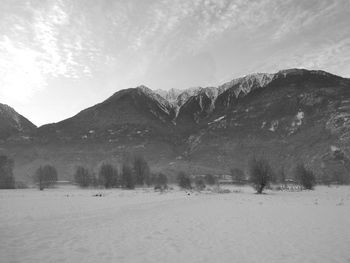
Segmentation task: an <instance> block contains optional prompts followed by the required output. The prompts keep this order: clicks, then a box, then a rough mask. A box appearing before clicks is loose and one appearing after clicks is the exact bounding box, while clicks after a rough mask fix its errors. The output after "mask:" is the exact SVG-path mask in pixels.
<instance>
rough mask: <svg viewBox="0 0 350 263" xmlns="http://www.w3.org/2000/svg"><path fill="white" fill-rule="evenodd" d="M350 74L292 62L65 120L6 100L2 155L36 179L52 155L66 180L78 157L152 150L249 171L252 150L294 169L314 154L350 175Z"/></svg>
mask: <svg viewBox="0 0 350 263" xmlns="http://www.w3.org/2000/svg"><path fill="white" fill-rule="evenodd" d="M349 125H350V79H346V78H342V77H339V76H336V75H333V74H330V73H327V72H325V71H315V70H305V69H288V70H282V71H279V72H277V73H275V74H265V73H258V74H251V75H247V76H245V77H242V78H238V79H234V80H232V81H230V82H227V83H224V84H223V85H220V86H218V87H205V88H202V87H196V88H189V89H185V90H180V89H179V90H176V89H171V90H169V91H163V90H155V91H152V90H151V89H149V88H147V87H145V86H139V87H136V88H131V89H125V90H121V91H118V92H116V93H115V94H113V95H112V96H111V97H109V98H108V99H106V100H105V101H103V102H101V103H99V104H97V105H94V106H92V107H90V108H88V109H85V110H83V111H81V112H79V113H78V114H77V115H75V116H73V117H71V118H69V119H66V120H63V121H61V122H58V123H53V124H47V125H44V126H41V127H38V128H37V127H36V126H35V125H34V124H32V123H30V122H29V121H28V120H27V119H26V118H24V117H23V116H21V115H19V114H18V113H16V112H15V111H14V110H13V109H11V108H10V107H8V106H5V105H3V104H0V153H3V154H8V155H10V156H11V157H12V158H13V159H14V160H15V162H16V170H15V174H16V176H18V177H19V178H21V179H22V180H24V181H27V180H29V178H30V176H31V174H33V173H34V171H35V169H36V168H37V167H38V166H39V165H40V164H43V163H52V164H54V165H55V166H56V167H57V168H58V171H59V174H60V176H61V178H62V179H69V178H71V176H72V174H73V172H74V169H75V167H76V166H77V165H84V166H87V167H89V168H90V169H92V170H94V171H96V167H98V166H99V165H100V164H101V163H102V162H106V161H108V162H112V163H115V164H117V163H120V162H121V160H122V159H123V156H125V154H128V153H130V152H132V153H134V152H137V153H142V154H143V155H144V156H145V158H146V159H147V160H148V161H149V162H150V164H151V166H152V168H153V170H154V171H163V172H165V173H168V174H169V175H173V174H176V173H177V172H178V171H179V170H186V171H188V172H190V173H192V174H205V173H214V174H224V173H229V169H230V168H239V169H242V170H246V169H247V163H248V160H249V159H250V158H252V156H260V155H261V156H264V157H265V158H267V159H269V160H270V162H271V164H272V166H273V167H274V168H275V170H276V171H280V170H281V169H283V170H285V171H286V173H287V176H292V171H293V167H294V166H295V165H296V164H297V163H299V162H304V163H306V164H307V165H308V166H310V167H312V168H313V170H314V171H315V173H316V175H317V176H318V177H319V178H321V177H323V176H332V177H337V178H342V180H345V181H346V180H349V175H348V174H349V169H350V161H349V160H350V129H349V128H350V126H349Z"/></svg>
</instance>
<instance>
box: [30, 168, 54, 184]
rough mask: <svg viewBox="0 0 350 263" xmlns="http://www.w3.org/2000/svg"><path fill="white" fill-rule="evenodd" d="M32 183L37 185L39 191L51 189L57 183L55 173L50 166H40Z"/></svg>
mask: <svg viewBox="0 0 350 263" xmlns="http://www.w3.org/2000/svg"><path fill="white" fill-rule="evenodd" d="M34 181H35V182H37V183H38V186H39V189H40V190H44V188H48V187H52V186H53V185H55V184H56V182H57V171H56V168H55V167H54V166H52V165H44V166H40V167H39V168H38V169H37V170H36V173H35V175H34Z"/></svg>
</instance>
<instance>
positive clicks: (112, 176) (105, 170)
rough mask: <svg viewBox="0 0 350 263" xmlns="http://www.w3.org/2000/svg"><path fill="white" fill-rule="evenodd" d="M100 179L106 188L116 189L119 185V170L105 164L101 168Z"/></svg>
mask: <svg viewBox="0 0 350 263" xmlns="http://www.w3.org/2000/svg"><path fill="white" fill-rule="evenodd" d="M98 178H99V181H100V183H101V184H102V185H103V186H104V187H105V188H111V187H116V186H117V184H118V170H117V169H116V168H114V167H113V166H112V165H111V164H108V163H104V164H102V166H101V168H100V171H99V174H98Z"/></svg>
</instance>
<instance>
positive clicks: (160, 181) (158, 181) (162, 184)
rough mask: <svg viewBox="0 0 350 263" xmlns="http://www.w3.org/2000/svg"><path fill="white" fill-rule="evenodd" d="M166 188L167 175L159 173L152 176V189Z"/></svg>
mask: <svg viewBox="0 0 350 263" xmlns="http://www.w3.org/2000/svg"><path fill="white" fill-rule="evenodd" d="M167 188H168V177H167V176H166V175H165V174H163V173H159V174H157V175H156V176H155V177H154V189H155V190H157V189H159V190H161V191H164V190H166V189H167Z"/></svg>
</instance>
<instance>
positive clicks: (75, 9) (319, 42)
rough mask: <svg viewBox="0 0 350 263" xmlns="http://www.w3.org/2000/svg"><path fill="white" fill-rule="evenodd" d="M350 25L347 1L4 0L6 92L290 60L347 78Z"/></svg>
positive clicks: (152, 79)
mask: <svg viewBox="0 0 350 263" xmlns="http://www.w3.org/2000/svg"><path fill="white" fill-rule="evenodd" d="M349 24H350V3H349V1H348V0H308V1H295V0H256V1H245V0H193V1H188V0H145V1H138V0H129V1H109V0H101V1H94V0H76V1H69V0H48V1H35V0H27V1H12V0H3V1H1V3H0V74H1V76H2V78H1V79H0V87H1V88H0V96H1V101H2V102H7V103H9V104H12V105H13V106H16V103H19V102H21V104H20V105H28V103H29V102H30V100H28V98H33V96H34V95H35V94H39V95H40V94H43V92H45V94H58V90H60V89H62V88H63V87H64V88H66V89H67V90H74V92H76V93H84V94H96V92H95V91H98V92H99V93H98V94H99V96H98V98H102V97H107V96H108V95H109V94H111V93H112V92H115V91H116V90H118V89H121V88H127V87H133V86H135V85H138V84H146V85H149V86H150V87H151V88H155V89H157V88H174V87H176V88H186V87H188V86H192V85H216V84H220V82H221V81H222V80H223V79H230V78H232V77H237V76H240V75H244V74H248V73H251V72H256V71H275V70H279V69H281V68H285V67H301V66H303V67H309V68H313V67H316V68H322V69H324V70H329V71H332V72H333V73H336V74H341V75H344V76H348V77H350V68H349V67H348V66H347V65H348V64H349V63H348V61H349V58H350V54H349V51H348V50H349V48H348V43H349V39H350V32H349V29H348V25H349ZM204 64H205V65H204ZM209 64H210V65H209ZM101 86H103V87H102V88H101ZM62 96H64V95H62ZM89 98H90V100H86V103H90V104H92V103H94V102H97V99H98V98H97V97H96V96H93V95H91V96H90V97H89ZM94 98H95V100H94ZM67 99H70V98H69V95H67ZM25 101H27V102H26V104H23V103H24V102H25ZM84 106H88V105H82V104H81V105H80V106H79V107H80V108H83V107H84ZM23 107H24V106H23ZM77 107H78V106H77ZM73 113H74V112H70V113H68V112H67V113H66V115H67V117H68V116H69V115H72V114H73ZM39 122H40V120H39Z"/></svg>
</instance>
